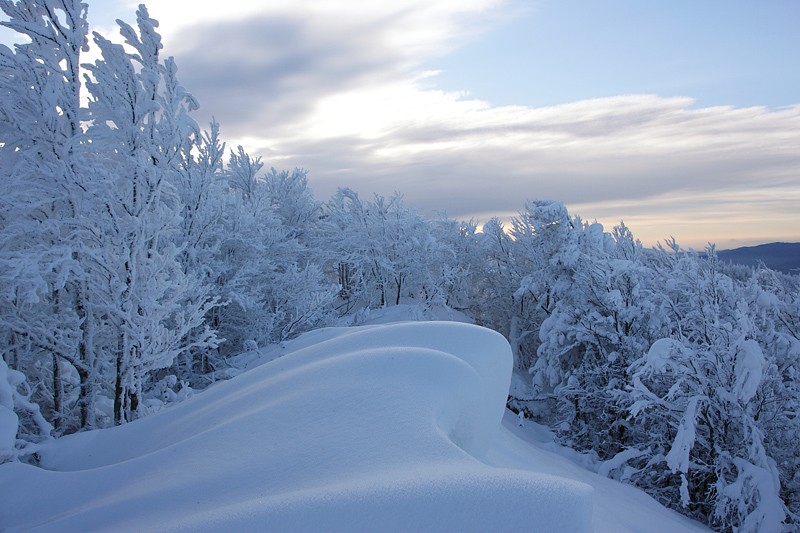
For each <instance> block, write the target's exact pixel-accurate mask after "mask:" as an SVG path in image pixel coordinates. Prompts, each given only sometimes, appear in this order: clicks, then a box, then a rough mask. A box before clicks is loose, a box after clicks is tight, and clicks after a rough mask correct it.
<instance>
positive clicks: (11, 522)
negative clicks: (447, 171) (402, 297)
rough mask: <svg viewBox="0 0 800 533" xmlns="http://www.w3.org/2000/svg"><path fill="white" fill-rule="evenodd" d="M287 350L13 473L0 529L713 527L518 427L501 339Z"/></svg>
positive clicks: (458, 335) (454, 332)
mask: <svg viewBox="0 0 800 533" xmlns="http://www.w3.org/2000/svg"><path fill="white" fill-rule="evenodd" d="M284 351H285V352H286V355H284V356H283V357H280V358H279V359H276V360H274V361H271V362H269V363H267V364H263V365H260V366H257V367H255V368H253V369H251V370H249V371H247V372H245V373H243V374H241V375H239V376H236V377H235V378H233V379H231V380H229V381H226V382H222V383H219V384H217V385H215V386H213V387H210V388H209V389H207V390H206V391H203V392H202V393H198V394H196V395H195V396H193V397H192V398H189V399H188V400H186V401H184V402H182V403H180V404H177V405H175V406H173V407H171V408H169V409H166V410H164V411H162V412H160V413H157V414H154V415H151V416H149V417H146V418H143V419H141V420H139V421H136V422H133V423H131V424H127V425H124V426H120V427H115V428H112V429H106V430H99V431H93V432H87V433H81V434H77V435H71V436H69V437H65V438H62V439H59V440H57V441H55V442H54V443H52V444H51V445H50V447H49V448H47V449H45V451H44V452H43V453H42V462H43V465H44V466H45V467H46V468H47V469H42V468H37V467H33V466H29V465H24V464H20V463H7V464H5V465H2V466H0V494H2V495H3V497H2V498H1V499H0V528H5V529H8V530H10V531H16V530H28V529H31V528H40V529H41V530H44V531H76V530H114V531H126V530H128V531H132V530H136V531H146V530H164V529H169V530H175V529H186V530H230V531H242V530H272V531H319V530H325V531H378V530H380V531H384V530H427V531H430V530H438V531H490V530H493V531H517V530H519V531H559V532H566V531H591V530H594V531H615V532H624V531H656V532H657V531H664V532H667V531H669V532H675V531H705V529H704V528H702V527H701V526H699V525H697V524H696V523H694V522H691V521H689V520H688V519H686V518H684V517H682V516H680V515H678V514H677V513H674V512H672V511H669V510H667V509H665V508H663V507H661V506H660V505H659V504H657V503H656V502H655V501H654V500H652V499H651V498H650V497H648V496H646V495H645V494H644V493H642V492H640V491H638V490H636V489H634V488H633V487H628V486H623V485H621V484H619V483H617V482H615V481H613V480H610V479H606V478H602V477H599V476H597V475H596V474H593V473H591V472H589V471H587V470H585V469H583V468H582V467H580V466H578V465H576V464H574V463H572V462H570V461H569V460H568V459H566V458H565V457H562V456H561V455H559V454H558V453H554V452H553V451H552V449H553V448H554V447H555V445H554V444H553V443H552V442H549V443H546V442H545V443H537V442H535V441H536V440H541V432H539V433H536V431H535V428H534V426H532V425H530V424H528V425H527V426H526V427H521V426H520V424H522V425H523V426H525V425H526V424H527V423H526V422H525V421H522V422H520V421H518V419H517V418H516V417H514V416H508V413H506V416H505V418H504V412H505V400H506V395H507V392H508V387H509V382H510V377H511V365H512V358H511V352H510V349H509V346H508V344H507V343H506V341H505V340H504V339H503V338H502V337H501V336H500V335H498V334H496V333H494V332H492V331H489V330H486V329H483V328H479V327H477V326H473V325H468V324H460V323H453V322H424V323H396V324H388V325H372V326H362V327H356V328H330V329H323V330H318V331H315V332H312V333H310V334H308V335H305V336H303V337H301V338H300V339H297V340H296V341H293V342H291V343H286V345H285V346H284ZM501 422H502V424H501ZM548 448H549V449H548Z"/></svg>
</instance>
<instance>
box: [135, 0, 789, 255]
mask: <svg viewBox="0 0 800 533" xmlns="http://www.w3.org/2000/svg"><path fill="white" fill-rule="evenodd" d="M228 4H229V9H227V10H225V11H224V12H219V13H217V11H213V12H208V13H206V12H205V11H204V10H205V8H202V7H196V6H195V3H191V4H189V3H188V1H186V0H169V1H167V0H157V1H156V2H151V9H150V11H151V14H153V16H155V17H157V18H161V19H162V22H164V24H162V29H163V31H164V41H165V43H166V45H167V52H168V53H171V54H174V55H176V59H177V62H178V66H179V69H180V71H179V74H180V76H181V79H182V82H183V83H184V85H186V87H187V88H188V89H189V90H190V91H191V92H193V93H194V94H195V96H197V97H198V98H199V100H200V102H201V105H202V106H203V107H202V109H201V113H200V114H199V115H198V119H199V120H201V121H203V120H208V119H210V117H211V115H212V114H213V115H215V116H216V118H217V119H218V120H219V121H220V122H221V124H222V130H223V135H224V136H225V137H226V138H228V139H229V140H230V141H232V142H231V143H229V144H236V143H241V144H243V145H245V147H246V148H248V149H249V150H250V151H251V152H252V153H254V154H256V155H262V156H263V157H264V160H265V162H266V163H267V165H274V166H276V167H280V168H286V167H292V166H300V167H303V168H306V169H308V170H309V171H310V174H309V179H310V182H311V184H312V186H313V187H314V189H315V192H316V193H317V196H318V197H320V198H323V199H324V198H326V197H327V196H329V195H330V194H332V193H333V192H334V191H335V189H336V187H339V186H349V187H352V188H354V189H356V190H358V191H360V192H361V193H362V194H364V195H369V194H370V193H371V192H373V191H374V192H377V193H380V194H390V193H392V192H393V191H395V190H399V191H401V192H403V193H404V195H405V198H406V203H407V204H408V205H410V206H413V207H416V208H418V209H420V210H421V211H423V212H425V213H427V214H431V213H433V212H434V211H437V210H446V211H447V212H448V214H449V215H450V216H454V217H458V218H470V217H477V218H482V219H485V218H486V217H487V216H489V215H493V214H494V215H500V216H504V217H508V216H511V215H512V214H513V213H514V212H515V211H516V210H517V209H519V208H521V207H522V205H523V202H524V200H525V199H526V198H552V199H558V200H562V201H564V202H565V203H567V204H568V205H569V206H570V208H571V209H572V210H573V211H576V212H579V213H580V214H582V215H583V216H584V217H586V218H598V219H602V220H603V221H604V222H606V221H610V222H612V223H614V222H616V221H618V220H619V219H625V220H626V222H628V223H629V225H630V226H631V228H632V229H633V230H634V233H635V234H637V236H640V237H641V238H643V239H644V240H646V241H651V242H653V241H654V240H655V239H661V238H663V237H664V236H666V235H669V234H670V233H673V234H675V233H678V235H677V236H680V235H681V234H683V235H685V238H684V242H688V243H689V244H691V245H694V246H698V245H702V243H703V242H705V240H707V239H726V238H728V236H736V235H739V236H741V235H747V234H749V235H754V236H756V237H753V238H761V236H762V235H765V234H766V233H767V232H772V233H771V234H773V235H776V236H777V235H779V234H780V235H781V236H782V237H784V238H786V240H800V229H797V228H800V215H798V214H797V213H796V211H797V210H796V205H798V204H797V202H796V199H797V195H796V194H794V195H792V191H797V190H800V171H798V169H800V155H799V153H798V151H797V147H798V146H800V105H795V106H792V107H787V108H781V109H770V108H766V107H751V108H735V107H697V106H696V103H695V100H694V99H692V98H691V97H670V98H666V97H660V96H658V95H636V94H634V95H621V96H616V97H610V98H599V99H593V100H582V101H578V102H572V103H566V104H563V105H558V106H551V107H542V108H531V107H524V106H502V107H495V106H491V105H490V104H488V103H487V102H483V101H480V100H477V99H474V98H471V97H470V96H469V94H468V93H467V92H447V91H442V90H440V89H438V88H437V86H436V73H435V72H425V71H423V70H421V69H422V65H429V64H431V63H433V64H435V58H436V57H437V56H439V55H441V54H444V53H446V52H447V51H448V50H450V49H452V48H453V47H455V46H457V45H458V44H459V43H460V42H462V41H463V40H464V39H466V38H468V37H469V36H470V35H472V34H473V33H474V32H476V31H479V30H480V27H481V24H480V22H481V20H482V17H483V18H486V19H491V17H494V16H497V13H498V12H500V11H499V10H500V9H501V8H508V6H509V4H508V3H507V2H496V1H491V0H485V1H483V0H474V1H471V2H464V1H462V2H455V1H453V2H451V1H449V0H448V1H436V2H430V1H422V0H420V1H418V2H372V1H364V2H353V3H338V2H337V3H327V2H310V1H308V2H303V1H292V2H289V1H286V2H280V1H277V2H271V3H270V4H269V6H268V7H264V6H262V5H261V2H255V1H252V2H247V1H243V0H229V2H228V3H227V4H226V5H228ZM159 13H161V15H159ZM184 15H185V16H184ZM173 23H174V29H170V30H168V28H169V27H170V24H173ZM508 83H514V80H513V79H510V80H508ZM465 89H468V87H465ZM791 199H794V200H795V201H794V204H792V201H791ZM615 212H616V214H615ZM670 227H674V228H677V230H679V231H676V232H672V231H671V230H670V229H669V228H670ZM787 228H795V229H794V230H789V229H787ZM784 230H785V231H784ZM726 231H729V233H726ZM737 231H738V232H740V233H738V234H737V233H735V232H737ZM759 232H760V233H759Z"/></svg>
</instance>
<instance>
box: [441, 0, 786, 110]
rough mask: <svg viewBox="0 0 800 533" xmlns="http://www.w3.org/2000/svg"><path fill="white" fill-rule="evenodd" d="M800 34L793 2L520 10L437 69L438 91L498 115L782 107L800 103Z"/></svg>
mask: <svg viewBox="0 0 800 533" xmlns="http://www.w3.org/2000/svg"><path fill="white" fill-rule="evenodd" d="M798 24H800V2H797V1H794V0H782V1H781V0H778V1H772V0H769V1H766V2H753V1H740V0H733V1H720V0H703V1H685V0H671V1H641V0H605V1H594V2H593V1H586V0H549V1H542V2H530V3H525V4H522V3H518V4H515V5H514V6H513V7H512V8H511V9H508V14H507V16H505V17H501V18H499V19H498V20H495V23H494V24H492V25H490V29H488V30H487V31H486V32H485V33H483V34H482V35H479V36H477V37H476V38H474V39H472V40H471V41H470V42H468V43H466V44H465V45H464V46H462V47H460V48H458V49H457V50H455V51H454V52H452V53H451V54H449V55H448V56H447V57H444V58H439V59H438V60H436V61H431V63H430V65H431V68H439V69H441V70H442V73H441V74H440V76H439V78H438V85H439V86H441V87H443V88H445V89H448V90H462V89H464V88H465V87H468V88H469V91H470V94H471V95H473V96H474V97H476V98H480V99H485V100H487V101H489V102H491V103H492V104H493V105H511V104H520V105H528V106H547V105H555V104H560V103H566V102H571V101H575V100H580V99H586V98H596V97H600V96H615V95H619V94H636V93H645V94H659V95H661V96H692V97H693V98H695V99H696V105H698V106H707V105H735V106H754V105H756V106H757V105H767V106H784V105H789V104H794V103H797V102H798V94H800V59H799V58H798V50H800V31H798Z"/></svg>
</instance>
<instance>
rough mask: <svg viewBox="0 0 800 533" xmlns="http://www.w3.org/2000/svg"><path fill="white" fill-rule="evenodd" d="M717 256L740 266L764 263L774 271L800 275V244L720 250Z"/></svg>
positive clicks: (760, 245)
mask: <svg viewBox="0 0 800 533" xmlns="http://www.w3.org/2000/svg"><path fill="white" fill-rule="evenodd" d="M717 256H719V258H720V259H722V260H723V261H730V262H731V263H736V264H740V265H747V266H756V265H757V264H758V263H759V262H762V263H764V264H765V265H766V266H767V267H769V268H771V269H773V270H778V271H780V272H785V273H787V274H800V242H772V243H769V244H759V245H758V246H744V247H742V248H734V249H733V250H720V251H718V252H717Z"/></svg>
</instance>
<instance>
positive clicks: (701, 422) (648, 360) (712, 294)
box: [630, 248, 789, 532]
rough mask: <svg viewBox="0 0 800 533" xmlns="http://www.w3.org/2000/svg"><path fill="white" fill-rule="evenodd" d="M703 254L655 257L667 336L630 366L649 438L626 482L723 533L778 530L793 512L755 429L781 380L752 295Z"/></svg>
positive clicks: (636, 413) (636, 415)
mask: <svg viewBox="0 0 800 533" xmlns="http://www.w3.org/2000/svg"><path fill="white" fill-rule="evenodd" d="M707 255H708V257H707V258H699V257H698V256H697V255H695V254H687V253H682V252H679V251H677V250H676V253H672V254H666V253H662V254H661V257H660V264H659V265H658V270H659V273H660V275H662V276H664V277H663V278H662V283H664V286H665V287H666V289H665V293H664V296H665V298H666V306H667V309H668V313H669V317H670V319H671V324H672V328H673V330H672V332H671V335H670V336H669V337H667V338H664V339H661V340H658V341H657V342H655V343H654V344H653V345H652V347H651V348H650V349H649V351H648V352H647V354H646V355H645V356H644V357H642V358H641V359H639V360H638V361H636V362H635V363H634V364H633V365H631V370H630V371H631V378H632V381H633V391H632V392H633V398H634V400H635V403H634V405H633V406H632V407H631V416H632V418H633V420H636V421H637V423H638V424H641V425H643V426H644V427H645V428H646V429H647V431H648V432H649V435H650V437H651V440H650V441H649V442H647V443H646V444H648V445H649V451H648V454H647V457H648V461H647V464H646V466H645V467H644V469H643V470H642V472H641V473H639V474H636V475H634V476H632V478H633V480H634V481H635V482H637V483H639V484H642V485H643V486H645V487H647V488H648V489H649V490H650V491H651V492H653V493H655V494H657V495H660V497H661V498H662V499H666V500H667V502H666V503H669V504H672V505H675V503H676V502H680V505H681V506H683V508H684V510H685V512H688V513H689V514H693V515H694V516H696V517H698V518H703V519H705V520H706V521H707V522H708V523H709V525H712V526H714V527H717V528H719V529H720V530H725V531H728V530H735V531H753V532H755V531H782V528H783V526H782V524H783V522H784V521H785V520H786V519H787V518H788V514H789V513H788V509H787V507H786V505H785V503H784V502H783V500H782V499H781V497H780V476H779V473H778V470H777V467H776V463H775V461H774V460H773V459H772V458H771V457H769V455H768V454H767V450H766V448H765V443H764V437H765V436H764V431H763V427H762V424H761V422H760V421H761V418H762V416H763V415H765V414H766V413H765V403H764V401H763V400H764V399H765V398H767V397H769V396H770V389H771V388H772V387H773V383H774V381H775V380H776V379H780V378H779V376H778V372H777V368H776V367H775V362H774V360H772V358H770V357H769V356H768V353H765V351H764V349H763V348H762V346H761V345H759V343H758V342H757V339H758V336H759V333H758V329H757V327H756V324H755V322H754V320H753V317H754V313H753V308H752V305H753V304H754V303H755V301H756V299H757V297H758V295H757V293H756V292H755V291H753V287H752V285H751V286H742V285H741V284H738V283H737V282H735V281H734V280H733V279H731V278H730V277H728V276H726V275H724V274H722V273H721V269H720V267H719V263H718V260H717V259H716V255H715V253H714V250H713V248H709V249H708V251H707Z"/></svg>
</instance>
